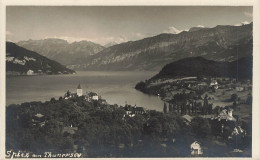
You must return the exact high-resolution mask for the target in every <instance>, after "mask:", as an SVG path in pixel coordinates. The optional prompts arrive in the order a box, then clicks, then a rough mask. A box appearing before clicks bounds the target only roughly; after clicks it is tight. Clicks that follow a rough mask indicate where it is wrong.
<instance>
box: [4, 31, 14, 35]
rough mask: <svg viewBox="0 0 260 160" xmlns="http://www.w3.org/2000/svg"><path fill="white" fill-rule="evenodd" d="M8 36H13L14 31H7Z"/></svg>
mask: <svg viewBox="0 0 260 160" xmlns="http://www.w3.org/2000/svg"><path fill="white" fill-rule="evenodd" d="M5 34H6V35H7V36H11V35H13V33H11V32H10V31H6V33H5Z"/></svg>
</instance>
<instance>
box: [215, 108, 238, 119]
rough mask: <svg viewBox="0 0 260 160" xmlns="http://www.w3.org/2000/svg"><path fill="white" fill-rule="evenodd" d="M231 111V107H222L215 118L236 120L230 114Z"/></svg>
mask: <svg viewBox="0 0 260 160" xmlns="http://www.w3.org/2000/svg"><path fill="white" fill-rule="evenodd" d="M232 112H233V109H228V110H227V109H223V110H222V111H221V112H220V113H219V115H218V116H217V117H216V118H215V119H218V121H221V120H225V121H236V119H235V118H234V117H233V115H232Z"/></svg>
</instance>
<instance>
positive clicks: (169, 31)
mask: <svg viewBox="0 0 260 160" xmlns="http://www.w3.org/2000/svg"><path fill="white" fill-rule="evenodd" d="M180 32H182V31H181V30H178V29H177V28H175V27H173V26H171V27H169V28H168V29H167V30H164V31H163V33H171V34H178V33H180Z"/></svg>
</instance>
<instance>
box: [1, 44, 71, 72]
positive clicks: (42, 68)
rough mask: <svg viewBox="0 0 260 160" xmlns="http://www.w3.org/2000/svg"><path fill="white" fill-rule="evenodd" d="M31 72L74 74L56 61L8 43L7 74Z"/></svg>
mask: <svg viewBox="0 0 260 160" xmlns="http://www.w3.org/2000/svg"><path fill="white" fill-rule="evenodd" d="M29 70H31V71H33V74H70V73H74V71H73V70H70V69H68V68H66V67H64V66H63V65H61V64H59V63H58V62H56V61H53V60H50V59H48V58H46V57H44V56H42V55H39V54H38V53H36V52H33V51H30V50H27V49H24V48H22V47H19V46H17V45H16V44H15V43H12V42H6V74H7V75H26V74H27V72H28V71H29ZM31 73H32V72H31Z"/></svg>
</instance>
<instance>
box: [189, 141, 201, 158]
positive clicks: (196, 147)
mask: <svg viewBox="0 0 260 160" xmlns="http://www.w3.org/2000/svg"><path fill="white" fill-rule="evenodd" d="M190 149H191V153H190V154H191V156H199V155H202V154H203V150H202V148H201V144H200V143H199V142H198V141H194V142H193V143H192V144H191V145H190Z"/></svg>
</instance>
